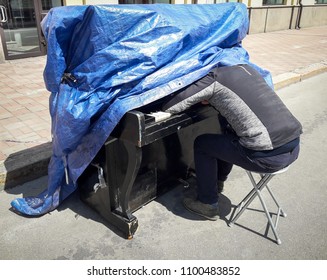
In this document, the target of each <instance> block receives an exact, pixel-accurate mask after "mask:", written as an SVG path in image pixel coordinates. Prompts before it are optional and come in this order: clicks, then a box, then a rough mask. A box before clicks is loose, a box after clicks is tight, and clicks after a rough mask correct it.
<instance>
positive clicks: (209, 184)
mask: <svg viewBox="0 0 327 280" xmlns="http://www.w3.org/2000/svg"><path fill="white" fill-rule="evenodd" d="M298 154H299V146H297V147H296V148H295V149H294V150H293V151H291V152H289V153H284V154H281V155H275V156H271V157H264V158H249V157H248V156H247V154H246V153H245V150H244V149H243V148H242V146H241V145H240V144H239V142H238V138H237V137H236V136H235V135H233V134H204V135H200V136H198V137H197V138H196V139H195V142H194V161H195V171H196V177H197V185H198V199H199V200H200V201H201V202H203V203H208V204H212V203H216V202H217V201H218V193H217V181H218V180H219V181H225V180H226V179H227V176H228V174H229V173H230V172H231V170H232V167H233V165H234V164H235V165H238V166H240V167H242V168H244V169H246V170H249V171H256V172H262V173H265V172H275V171H277V170H280V169H282V168H284V167H286V166H288V165H290V164H291V163H292V162H293V161H295V160H296V159H297V157H298Z"/></svg>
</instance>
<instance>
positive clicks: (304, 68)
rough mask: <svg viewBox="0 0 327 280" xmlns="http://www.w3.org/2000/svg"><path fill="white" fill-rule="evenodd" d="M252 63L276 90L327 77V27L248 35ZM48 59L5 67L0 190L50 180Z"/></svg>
mask: <svg viewBox="0 0 327 280" xmlns="http://www.w3.org/2000/svg"><path fill="white" fill-rule="evenodd" d="M243 47H244V48H245V49H246V50H247V51H248V53H249V55H250V61H251V62H253V63H255V64H257V65H258V66H260V67H262V68H264V69H267V70H269V71H270V72H271V74H272V77H273V82H274V85H275V89H276V90H277V89H280V88H282V87H285V86H288V85H290V84H292V83H296V82H299V81H301V80H303V79H306V78H309V77H311V76H313V75H316V74H319V73H322V72H325V71H327V26H319V27H312V28H303V29H300V30H284V31H278V32H271V33H259V34H251V35H248V36H247V37H246V38H245V39H244V41H243ZM45 63H46V56H42V57H35V58H27V59H19V60H13V61H6V62H5V63H3V64H0V97H1V98H0V190H3V189H9V188H12V187H15V186H18V185H20V184H23V183H25V182H27V181H30V180H33V179H36V178H38V177H41V176H43V175H46V174H47V166H48V162H49V159H50V156H51V132H50V128H51V119H50V116H49V106H48V102H49V101H48V100H49V92H48V91H47V90H46V89H45V86H44V82H43V70H44V66H45Z"/></svg>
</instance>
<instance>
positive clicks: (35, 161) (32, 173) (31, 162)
mask: <svg viewBox="0 0 327 280" xmlns="http://www.w3.org/2000/svg"><path fill="white" fill-rule="evenodd" d="M51 155H52V143H50V142H48V143H44V144H41V145H39V146H36V147H33V148H30V149H27V150H23V151H20V152H17V153H14V154H11V155H10V156H9V157H8V158H7V159H6V160H5V161H2V162H0V191H2V190H4V189H10V188H13V187H15V186H18V185H21V184H24V183H26V182H28V181H31V180H34V179H36V178H39V177H41V176H45V175H47V171H48V165H49V161H50V157H51Z"/></svg>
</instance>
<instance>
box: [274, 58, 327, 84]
mask: <svg viewBox="0 0 327 280" xmlns="http://www.w3.org/2000/svg"><path fill="white" fill-rule="evenodd" d="M326 71H327V61H322V62H319V63H315V64H312V65H309V66H307V67H301V68H298V69H295V70H293V71H292V72H288V73H284V74H280V75H278V76H275V77H273V83H274V86H275V90H278V89H281V88H283V87H286V86H289V85H291V84H294V83H298V82H301V81H302V80H305V79H308V78H310V77H313V76H315V75H319V74H321V73H324V72H326Z"/></svg>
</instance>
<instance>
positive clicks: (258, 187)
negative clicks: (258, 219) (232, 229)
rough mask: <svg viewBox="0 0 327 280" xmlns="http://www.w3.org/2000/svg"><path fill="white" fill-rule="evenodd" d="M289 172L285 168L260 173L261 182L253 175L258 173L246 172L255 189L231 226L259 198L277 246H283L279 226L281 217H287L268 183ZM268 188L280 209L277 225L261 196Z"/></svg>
mask: <svg viewBox="0 0 327 280" xmlns="http://www.w3.org/2000/svg"><path fill="white" fill-rule="evenodd" d="M287 170H288V167H285V168H283V169H281V170H278V171H276V172H274V173H259V174H260V176H261V179H260V180H259V181H257V182H256V181H255V179H254V177H253V174H252V173H257V172H252V171H248V170H246V173H247V174H248V176H249V178H250V180H251V183H252V185H253V189H252V190H251V191H250V192H249V193H248V194H247V196H246V197H245V198H244V199H243V200H242V201H241V202H240V203H239V204H238V206H237V208H236V211H237V212H236V215H235V217H231V219H230V222H229V226H232V225H233V224H234V223H235V222H236V221H237V219H238V218H239V217H240V216H241V215H242V213H243V212H244V210H245V209H247V208H248V206H249V205H250V203H251V202H252V201H253V199H254V198H255V197H257V196H258V197H259V199H260V202H261V205H262V207H263V210H264V212H265V214H266V216H267V219H268V223H269V225H270V227H271V229H272V231H273V233H274V235H275V238H276V242H277V244H278V245H279V244H281V243H282V242H281V240H280V238H279V236H278V233H277V226H278V221H279V217H280V216H282V217H286V213H285V212H284V211H283V209H282V207H281V206H280V205H279V203H278V201H277V199H276V197H275V195H274V194H273V192H272V191H271V189H270V188H269V186H268V183H269V181H270V180H271V179H272V178H273V177H274V176H275V175H277V174H281V173H284V172H286V171H287ZM264 188H266V189H267V190H268V192H269V194H270V196H271V197H272V199H273V201H274V202H275V204H276V206H277V207H278V211H277V214H276V220H275V223H274V222H273V220H272V218H271V216H270V213H269V211H268V208H267V206H266V203H265V201H264V199H263V197H262V195H261V191H262V190H263V189H264Z"/></svg>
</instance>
